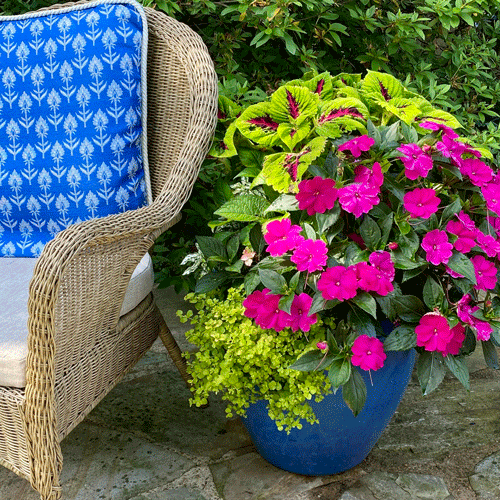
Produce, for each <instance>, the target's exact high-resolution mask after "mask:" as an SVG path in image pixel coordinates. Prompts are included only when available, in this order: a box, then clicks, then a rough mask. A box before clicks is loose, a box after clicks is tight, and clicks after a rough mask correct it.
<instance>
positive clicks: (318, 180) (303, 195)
mask: <svg viewBox="0 0 500 500" xmlns="http://www.w3.org/2000/svg"><path fill="white" fill-rule="evenodd" d="M337 197H338V193H337V189H336V188H335V181H334V180H333V179H323V178H322V177H319V176H317V177H314V179H310V180H305V181H301V182H300V183H299V192H298V193H297V194H296V195H295V198H296V199H297V201H298V202H299V209H300V210H307V213H308V215H314V214H323V213H325V212H326V211H327V210H329V209H331V208H333V205H334V204H335V200H336V199H337Z"/></svg>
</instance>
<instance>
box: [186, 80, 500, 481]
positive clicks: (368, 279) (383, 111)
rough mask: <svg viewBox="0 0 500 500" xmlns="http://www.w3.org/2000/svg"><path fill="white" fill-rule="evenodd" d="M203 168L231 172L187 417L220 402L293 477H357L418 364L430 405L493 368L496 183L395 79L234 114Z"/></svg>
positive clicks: (202, 310)
mask: <svg viewBox="0 0 500 500" xmlns="http://www.w3.org/2000/svg"><path fill="white" fill-rule="evenodd" d="M219 117H220V124H219V125H220V130H219V133H220V135H219V136H218V137H217V138H216V141H215V144H214V147H213V149H212V155H214V156H219V157H222V158H227V159H233V160H237V161H239V162H240V163H241V168H240V171H239V173H238V176H237V179H235V183H234V184H233V185H232V186H231V191H230V193H229V195H228V197H227V201H226V202H225V203H223V204H222V205H221V206H220V208H219V209H218V210H217V211H216V212H215V214H216V215H217V216H218V219H217V220H214V221H213V222H212V223H211V227H212V228H213V229H214V235H213V236H212V237H200V238H198V248H199V251H200V252H199V255H198V259H197V262H198V265H197V266H196V265H195V266H191V268H190V271H195V272H197V273H198V278H199V279H198V285H197V292H200V293H194V294H189V295H188V296H187V300H188V301H190V302H192V303H193V304H194V306H195V309H196V313H195V314H193V312H192V311H190V312H188V313H187V314H185V315H183V314H181V313H179V314H180V316H181V318H182V320H183V321H187V320H190V321H191V323H192V324H193V329H192V330H190V331H189V332H188V334H187V337H188V339H189V340H190V341H191V342H192V343H193V344H195V345H196V346H197V347H198V348H199V349H198V350H197V351H196V352H194V353H191V354H190V355H189V373H190V375H191V377H192V383H193V394H192V401H193V403H194V404H197V405H202V404H205V403H206V402H207V397H208V395H209V394H210V393H219V392H220V393H222V397H223V398H224V399H225V400H227V402H228V406H227V414H228V416H232V415H234V414H237V415H241V416H243V417H245V418H243V421H244V423H245V425H246V426H247V429H248V430H249V432H250V434H251V436H252V438H253V440H254V442H255V444H256V447H257V449H258V451H259V452H260V453H261V454H262V455H263V456H264V458H266V459H268V460H269V461H270V462H271V463H273V464H275V465H277V466H279V467H282V468H284V469H286V470H290V471H292V472H298V473H303V474H331V473H335V472H340V471H342V470H346V469H348V468H351V467H353V466H354V465H356V464H357V463H359V462H361V461H362V460H363V459H364V458H365V457H366V455H367V454H368V453H369V451H370V449H371V448H372V447H373V445H374V444H375V442H376V440H377V439H378V437H379V436H380V434H381V432H382V431H383V429H384V428H385V426H386V425H387V423H388V422H389V420H390V418H391V416H392V414H393V413H394V411H395V410H396V408H397V405H398V404H399V401H400V399H401V397H402V395H403V393H404V391H405V389H406V385H407V383H408V381H409V379H410V376H411V372H412V369H413V366H414V359H415V353H416V352H418V361H417V374H418V378H419V381H420V385H421V388H422V391H423V393H424V394H428V393H430V392H431V391H433V390H434V389H436V388H437V387H438V386H439V384H440V383H441V382H442V380H443V378H444V375H445V371H446V369H448V370H450V371H451V373H453V375H455V376H456V377H457V378H458V380H460V382H461V383H462V384H463V385H464V386H465V388H466V389H469V376H468V369H467V365H466V363H465V357H466V356H467V355H469V354H470V353H472V352H473V351H474V349H475V348H476V346H477V345H478V344H480V345H481V348H482V350H483V352H484V356H485V359H486V361H487V363H488V365H489V366H491V367H493V368H498V359H497V351H496V347H498V346H500V300H499V299H498V297H497V294H498V292H499V290H500V287H499V283H498V267H499V266H498V256H499V255H500V239H499V233H498V231H499V230H500V217H499V216H500V174H499V173H498V172H497V171H496V170H495V169H494V168H492V167H491V165H489V164H488V163H491V161H490V160H491V159H492V156H491V154H490V153H489V151H488V150H487V149H485V148H481V147H478V146H475V145H472V144H471V143H470V141H468V140H467V138H464V137H460V136H459V132H457V130H459V129H460V124H459V122H458V121H457V120H456V119H455V118H454V117H453V116H452V115H450V114H449V113H446V112H444V111H442V110H439V109H436V108H435V107H434V106H432V105H431V103H429V102H428V101H427V100H426V99H424V98H423V97H422V96H420V95H417V94H414V93H412V92H409V91H408V90H407V89H406V88H405V87H404V86H403V84H402V83H401V82H400V81H398V80H396V79H395V78H393V77H391V76H390V75H387V74H383V73H378V72H368V74H367V75H366V76H365V77H364V78H361V76H360V75H348V74H341V75H338V76H335V77H333V76H331V75H330V74H328V73H323V74H319V75H318V74H316V75H306V76H305V77H304V78H303V79H302V80H295V81H291V82H288V83H287V84H284V85H282V86H281V87H279V88H278V89H277V90H276V91H275V92H274V93H273V94H272V95H271V96H270V98H269V99H268V100H267V101H265V102H259V103H257V104H252V105H250V106H249V107H247V108H246V109H241V108H240V107H239V106H237V105H236V104H235V103H232V102H230V101H229V100H228V99H225V98H221V99H220V114H219Z"/></svg>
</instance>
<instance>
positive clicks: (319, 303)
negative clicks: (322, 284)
mask: <svg viewBox="0 0 500 500" xmlns="http://www.w3.org/2000/svg"><path fill="white" fill-rule="evenodd" d="M325 304H326V300H325V299H324V298H323V295H321V292H316V293H315V294H314V296H313V301H312V304H311V307H310V309H309V316H311V314H314V313H316V312H318V311H322V310H323V309H324V308H325Z"/></svg>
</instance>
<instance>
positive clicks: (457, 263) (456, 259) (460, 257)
mask: <svg viewBox="0 0 500 500" xmlns="http://www.w3.org/2000/svg"><path fill="white" fill-rule="evenodd" d="M448 267H449V268H450V269H452V270H453V271H455V272H456V273H459V274H461V275H462V276H465V277H466V278H467V279H468V280H470V281H472V283H474V285H476V284H477V281H476V273H475V271H474V264H473V263H472V262H471V260H470V259H469V258H467V257H466V256H465V255H464V254H463V253H460V252H453V255H452V256H451V257H450V260H449V261H448Z"/></svg>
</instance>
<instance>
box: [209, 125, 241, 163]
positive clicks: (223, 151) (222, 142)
mask: <svg viewBox="0 0 500 500" xmlns="http://www.w3.org/2000/svg"><path fill="white" fill-rule="evenodd" d="M235 132H236V123H235V122H233V123H231V125H229V127H228V128H227V130H226V133H225V135H224V137H223V138H222V139H220V138H218V137H217V135H216V136H215V138H214V141H213V143H212V147H211V149H210V151H209V153H208V154H209V155H210V156H213V157H214V158H230V157H231V156H236V155H237V154H238V151H237V150H236V147H235V145H234V133H235Z"/></svg>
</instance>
